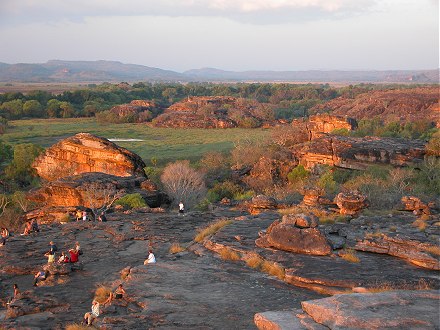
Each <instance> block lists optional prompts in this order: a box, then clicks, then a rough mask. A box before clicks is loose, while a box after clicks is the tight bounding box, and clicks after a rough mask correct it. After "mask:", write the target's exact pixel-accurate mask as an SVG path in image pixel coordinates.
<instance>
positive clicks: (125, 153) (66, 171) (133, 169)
mask: <svg viewBox="0 0 440 330" xmlns="http://www.w3.org/2000/svg"><path fill="white" fill-rule="evenodd" d="M32 166H33V168H35V170H36V171H37V174H38V175H39V176H40V177H41V178H43V179H45V180H48V181H53V180H57V179H59V178H63V177H66V176H72V175H78V174H81V173H89V172H102V173H106V174H111V175H115V176H121V177H126V176H133V175H136V176H144V177H145V173H144V167H145V163H144V162H143V161H142V159H141V158H140V157H139V156H138V155H136V154H135V153H133V152H131V151H129V150H127V149H125V148H121V147H119V146H117V145H116V144H114V143H113V142H110V141H109V140H107V139H105V138H101V137H98V136H95V135H93V134H89V133H78V134H76V135H74V136H72V137H69V138H67V139H64V140H62V141H60V142H58V143H56V144H54V145H53V146H52V147H50V148H49V149H47V150H46V152H45V153H43V154H42V155H40V156H39V157H37V159H35V161H34V163H33V165H32Z"/></svg>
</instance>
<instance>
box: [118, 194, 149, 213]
mask: <svg viewBox="0 0 440 330" xmlns="http://www.w3.org/2000/svg"><path fill="white" fill-rule="evenodd" d="M115 204H116V205H122V206H124V207H126V208H129V209H134V208H139V207H145V206H147V203H145V200H144V199H143V198H142V196H141V194H139V193H136V194H127V195H125V196H123V197H121V198H119V199H118V200H117V201H116V202H115Z"/></svg>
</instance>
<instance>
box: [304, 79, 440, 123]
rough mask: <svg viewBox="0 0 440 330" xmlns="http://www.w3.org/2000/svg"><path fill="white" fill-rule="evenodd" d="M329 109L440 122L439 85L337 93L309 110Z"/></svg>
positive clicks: (388, 119)
mask: <svg viewBox="0 0 440 330" xmlns="http://www.w3.org/2000/svg"><path fill="white" fill-rule="evenodd" d="M328 110H331V114H332V115H336V116H349V117H352V118H356V119H357V120H360V119H364V118H365V119H372V118H374V117H380V119H381V120H383V121H385V122H386V123H388V122H394V121H400V122H402V123H413V122H417V121H426V120H428V121H432V122H435V123H436V124H437V126H439V125H440V108H439V97H438V87H421V88H404V89H390V90H381V91H369V92H366V93H362V94H359V95H357V96H356V97H354V98H350V97H338V98H336V99H333V100H331V101H329V102H326V103H323V104H319V105H317V106H315V107H314V108H312V109H311V110H310V112H311V113H319V112H328Z"/></svg>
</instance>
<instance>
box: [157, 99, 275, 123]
mask: <svg viewBox="0 0 440 330" xmlns="http://www.w3.org/2000/svg"><path fill="white" fill-rule="evenodd" d="M270 111H271V110H270V109H269V106H268V105H262V104H260V103H258V102H256V101H251V100H244V99H239V98H235V97H231V96H194V97H188V98H187V99H185V100H182V101H180V102H177V103H174V104H173V105H171V106H170V107H169V108H168V109H166V110H165V111H164V113H163V114H161V115H159V116H157V117H156V118H155V119H154V120H153V125H154V126H157V127H181V128H232V127H247V128H250V127H260V126H262V125H263V124H264V125H272V124H273V120H271V119H270V117H271V116H270V115H269V116H267V114H268V113H270Z"/></svg>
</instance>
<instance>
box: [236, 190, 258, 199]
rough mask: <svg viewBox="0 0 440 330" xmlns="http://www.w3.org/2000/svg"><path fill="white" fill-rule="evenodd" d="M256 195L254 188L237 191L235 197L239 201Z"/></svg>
mask: <svg viewBox="0 0 440 330" xmlns="http://www.w3.org/2000/svg"><path fill="white" fill-rule="evenodd" d="M254 196H255V191H253V190H247V191H245V192H242V193H236V194H234V199H235V200H237V201H241V200H245V199H251V198H252V197H254Z"/></svg>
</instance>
